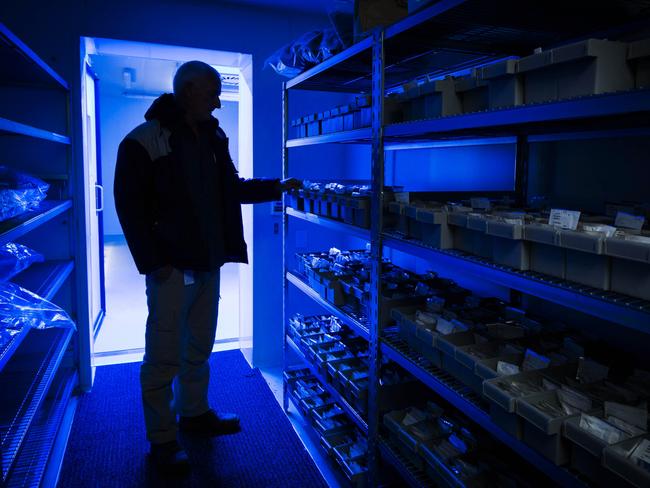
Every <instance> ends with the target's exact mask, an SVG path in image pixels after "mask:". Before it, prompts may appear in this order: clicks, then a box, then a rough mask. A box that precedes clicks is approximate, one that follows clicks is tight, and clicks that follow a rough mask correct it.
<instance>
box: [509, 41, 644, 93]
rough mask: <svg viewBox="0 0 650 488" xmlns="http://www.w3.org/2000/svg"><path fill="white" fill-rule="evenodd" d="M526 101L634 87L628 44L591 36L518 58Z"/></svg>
mask: <svg viewBox="0 0 650 488" xmlns="http://www.w3.org/2000/svg"><path fill="white" fill-rule="evenodd" d="M518 72H519V73H522V74H523V76H524V93H525V103H540V102H550V101H556V100H563V99H567V98H574V97H580V96H587V95H597V94H601V93H609V92H615V91H621V90H629V89H631V88H633V87H634V74H633V72H632V68H631V66H630V65H629V64H628V63H627V45H626V44H625V43H621V42H612V41H605V40H600V39H588V40H586V41H581V42H577V43H574V44H569V45H567V46H562V47H558V48H555V49H553V50H550V51H543V52H541V53H536V54H533V55H532V56H527V57H525V58H522V59H520V60H519V62H518Z"/></svg>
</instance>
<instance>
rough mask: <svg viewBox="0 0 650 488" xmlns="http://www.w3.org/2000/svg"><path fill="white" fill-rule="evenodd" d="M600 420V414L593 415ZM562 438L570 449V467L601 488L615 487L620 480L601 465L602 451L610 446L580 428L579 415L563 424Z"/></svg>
mask: <svg viewBox="0 0 650 488" xmlns="http://www.w3.org/2000/svg"><path fill="white" fill-rule="evenodd" d="M594 416H596V417H598V418H602V417H603V416H602V412H599V413H598V414H596V413H594ZM564 436H565V437H566V438H567V439H568V440H569V444H570V447H571V467H572V468H573V469H575V470H576V471H578V472H580V473H582V474H583V475H584V476H586V477H587V478H589V479H590V480H592V481H595V482H597V483H598V484H599V485H601V486H617V485H620V484H621V482H622V480H621V479H620V478H619V477H618V476H616V475H615V474H613V473H612V472H611V471H609V470H608V469H606V468H605V467H604V466H603V464H602V457H603V450H604V449H605V448H606V447H608V446H609V445H611V444H610V443H608V442H607V441H605V440H603V439H601V438H599V437H597V436H595V435H594V434H592V433H591V432H589V431H587V430H585V429H582V428H581V427H580V415H578V416H577V417H571V418H569V419H567V420H566V421H565V422H564Z"/></svg>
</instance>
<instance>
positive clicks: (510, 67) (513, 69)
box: [478, 59, 525, 110]
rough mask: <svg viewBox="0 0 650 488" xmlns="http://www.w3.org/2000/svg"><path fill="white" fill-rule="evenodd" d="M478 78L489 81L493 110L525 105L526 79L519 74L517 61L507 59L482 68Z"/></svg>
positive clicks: (491, 107)
mask: <svg viewBox="0 0 650 488" xmlns="http://www.w3.org/2000/svg"><path fill="white" fill-rule="evenodd" d="M478 76H479V77H480V78H481V79H483V80H487V81H488V93H489V97H488V98H489V105H490V109H491V110H494V109H498V108H505V107H515V106H518V105H523V103H524V101H525V98H524V79H523V76H521V75H519V74H517V60H516V59H507V60H505V61H501V62H498V63H494V64H490V65H489V66H485V67H483V68H480V69H479V70H478Z"/></svg>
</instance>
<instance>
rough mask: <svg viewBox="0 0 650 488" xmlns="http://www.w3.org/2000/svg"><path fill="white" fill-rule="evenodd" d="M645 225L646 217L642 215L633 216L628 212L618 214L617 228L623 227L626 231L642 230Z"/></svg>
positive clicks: (615, 223)
mask: <svg viewBox="0 0 650 488" xmlns="http://www.w3.org/2000/svg"><path fill="white" fill-rule="evenodd" d="M643 224H645V217H643V216H641V215H632V214H629V213H627V212H618V213H617V214H616V221H615V222H614V225H615V226H616V227H623V228H624V229H633V230H641V228H642V227H643Z"/></svg>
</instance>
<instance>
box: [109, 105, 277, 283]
mask: <svg viewBox="0 0 650 488" xmlns="http://www.w3.org/2000/svg"><path fill="white" fill-rule="evenodd" d="M145 119H146V122H145V123H143V124H142V125H140V126H138V127H136V128H135V129H134V130H133V131H131V132H130V133H129V134H128V135H127V136H126V137H125V138H124V140H123V141H122V142H121V144H120V147H119V150H118V154H117V166H116V168H115V185H114V194H115V207H116V209H117V215H118V217H119V219H120V223H121V224H122V229H123V230H124V235H125V237H126V241H127V243H128V245H129V249H130V250H131V254H132V255H133V259H134V261H135V264H136V266H137V268H138V271H140V273H142V274H146V273H149V272H151V271H153V270H155V269H157V268H160V267H163V266H165V265H172V266H174V267H176V268H179V269H190V270H196V271H211V270H214V269H217V268H218V267H220V266H221V265H222V264H224V263H226V262H239V263H246V262H248V259H247V253H246V243H245V242H244V233H243V226H242V214H241V204H242V203H257V202H264V201H271V200H278V199H280V197H281V191H280V184H279V180H263V179H250V180H244V179H242V178H239V176H238V174H237V170H236V168H235V166H234V164H233V162H232V159H231V158H230V153H229V151H228V138H227V137H226V135H225V133H224V131H223V130H222V129H221V128H220V127H219V122H218V121H217V120H216V119H214V118H211V119H210V120H209V121H206V122H205V123H203V124H202V125H201V126H200V128H199V130H200V133H201V137H199V138H197V137H196V136H195V135H194V133H193V132H192V130H191V129H190V128H189V126H188V125H187V124H186V123H185V122H184V119H183V113H182V111H181V110H180V109H179V108H178V106H177V105H176V102H175V100H174V96H173V95H170V94H166V95H162V96H161V97H159V98H158V99H157V100H155V101H154V103H153V104H152V105H151V107H150V108H149V110H148V111H147V113H146V114H145Z"/></svg>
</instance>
